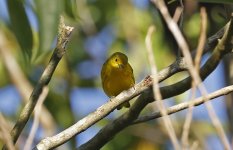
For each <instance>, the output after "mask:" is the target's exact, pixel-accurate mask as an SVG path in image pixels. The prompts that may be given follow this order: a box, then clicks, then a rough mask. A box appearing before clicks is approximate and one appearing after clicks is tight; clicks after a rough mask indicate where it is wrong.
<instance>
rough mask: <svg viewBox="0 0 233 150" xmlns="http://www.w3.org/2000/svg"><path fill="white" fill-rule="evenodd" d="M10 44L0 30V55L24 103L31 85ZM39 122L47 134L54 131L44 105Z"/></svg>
mask: <svg viewBox="0 0 233 150" xmlns="http://www.w3.org/2000/svg"><path fill="white" fill-rule="evenodd" d="M10 44H11V43H9V42H7V39H6V37H4V36H3V33H2V32H0V57H1V58H2V61H3V63H4V66H5V67H6V70H7V71H8V73H9V76H10V78H11V81H12V83H13V84H14V85H15V87H16V88H17V90H18V91H19V93H20V95H21V97H22V99H23V101H24V103H26V102H27V101H28V99H29V97H30V94H31V92H32V90H33V87H32V85H31V84H30V82H29V81H28V80H27V78H26V77H25V74H24V73H23V71H22V69H21V68H20V66H19V65H18V63H17V62H16V59H15V58H14V56H13V54H12V52H11V49H10V46H9V45H10ZM40 122H41V124H42V126H43V128H44V130H45V133H46V134H47V135H51V134H53V133H54V132H55V129H56V125H55V123H54V122H55V121H54V120H53V117H52V115H51V114H50V112H49V111H48V109H47V108H46V107H45V106H42V111H41V114H40Z"/></svg>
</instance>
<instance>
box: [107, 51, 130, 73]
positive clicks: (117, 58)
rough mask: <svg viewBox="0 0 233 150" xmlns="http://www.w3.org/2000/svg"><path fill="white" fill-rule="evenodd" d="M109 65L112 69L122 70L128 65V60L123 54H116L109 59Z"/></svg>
mask: <svg viewBox="0 0 233 150" xmlns="http://www.w3.org/2000/svg"><path fill="white" fill-rule="evenodd" d="M110 63H111V65H112V66H113V67H114V68H118V69H123V68H124V67H125V65H126V64H127V63H128V58H127V56H126V55H125V54H123V53H120V52H116V53H114V54H112V56H111V57H110Z"/></svg>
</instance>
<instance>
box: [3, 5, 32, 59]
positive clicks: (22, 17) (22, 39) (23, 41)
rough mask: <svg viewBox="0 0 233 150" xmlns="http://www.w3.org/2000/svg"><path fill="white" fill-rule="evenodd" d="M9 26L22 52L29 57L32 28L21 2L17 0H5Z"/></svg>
mask: <svg viewBox="0 0 233 150" xmlns="http://www.w3.org/2000/svg"><path fill="white" fill-rule="evenodd" d="M7 7H8V12H9V15H10V25H11V28H12V30H13V32H14V34H15V36H16V38H17V40H18V42H19V45H20V47H21V49H22V50H23V52H25V54H27V55H28V56H29V57H30V56H31V54H32V45H33V37H32V30H31V27H30V24H29V21H28V18H27V15H26V12H25V8H24V6H23V3H22V2H21V1H18V0H8V1H7Z"/></svg>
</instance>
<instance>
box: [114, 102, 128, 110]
mask: <svg viewBox="0 0 233 150" xmlns="http://www.w3.org/2000/svg"><path fill="white" fill-rule="evenodd" d="M122 107H126V108H129V107H130V103H129V102H124V103H123V104H121V105H119V106H117V110H120V109H121V108H122Z"/></svg>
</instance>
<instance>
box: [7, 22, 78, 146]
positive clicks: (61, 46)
mask: <svg viewBox="0 0 233 150" xmlns="http://www.w3.org/2000/svg"><path fill="white" fill-rule="evenodd" d="M72 30H73V27H69V26H65V24H64V21H63V18H61V22H60V26H59V31H58V32H59V33H58V40H57V45H56V48H55V50H54V53H53V55H52V57H51V59H50V61H49V64H48V65H47V66H46V68H45V70H44V72H43V74H42V76H41V78H40V80H39V81H38V83H37V85H36V86H35V88H34V89H33V91H32V94H31V96H30V98H29V101H28V102H27V104H26V105H25V106H24V108H23V110H22V112H21V114H20V116H19V118H18V120H17V122H16V124H15V126H14V128H13V129H12V131H11V136H12V139H13V143H16V141H17V139H18V137H19V135H20V134H21V132H22V130H23V128H24V127H25V125H26V123H27V121H28V120H29V118H30V116H31V114H32V112H33V110H34V108H35V105H36V104H37V101H38V98H39V96H40V94H41V92H42V89H43V87H45V86H46V85H48V83H49V81H50V79H51V77H52V75H53V73H54V71H55V69H56V67H57V65H58V63H59V61H60V60H61V58H62V56H63V54H64V53H65V47H66V44H67V42H68V40H69V37H70V34H71V32H72ZM3 149H4V148H3Z"/></svg>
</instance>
